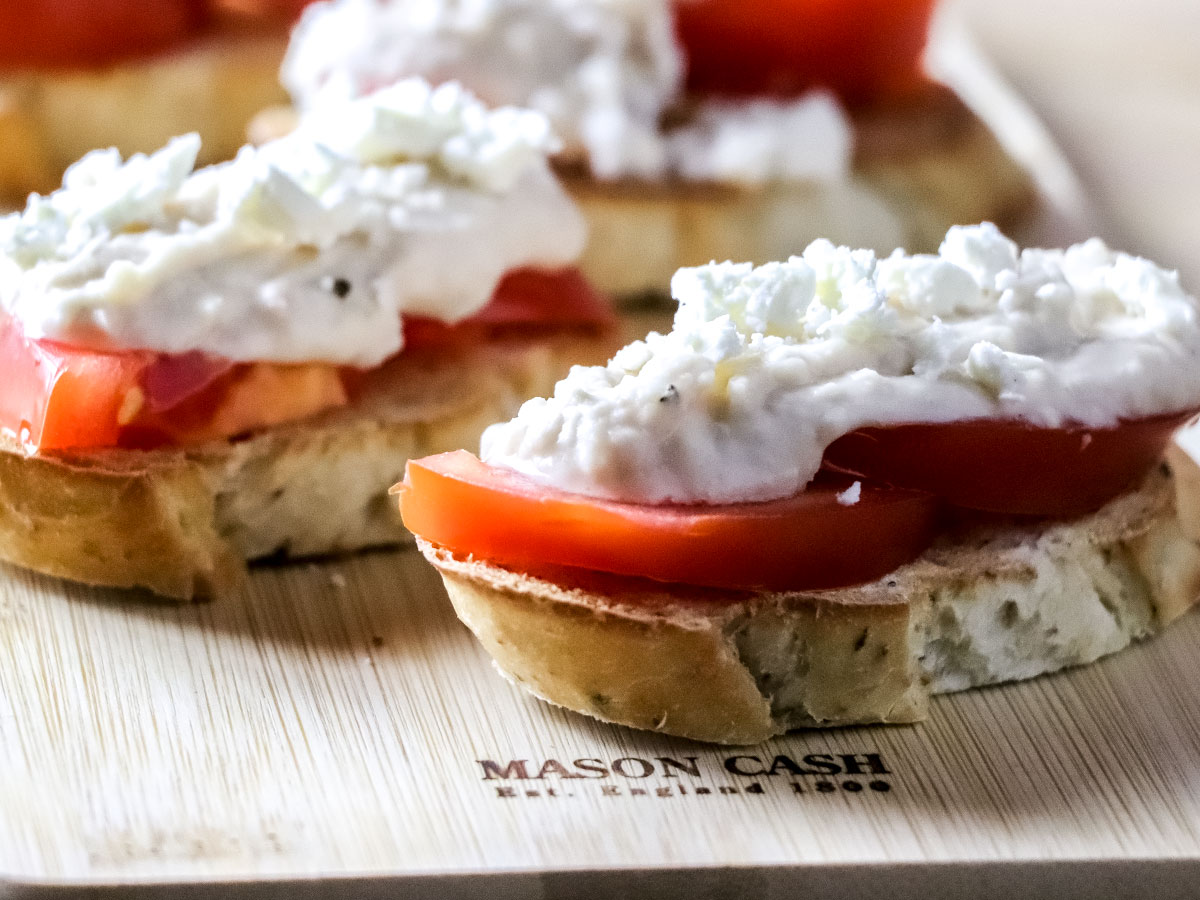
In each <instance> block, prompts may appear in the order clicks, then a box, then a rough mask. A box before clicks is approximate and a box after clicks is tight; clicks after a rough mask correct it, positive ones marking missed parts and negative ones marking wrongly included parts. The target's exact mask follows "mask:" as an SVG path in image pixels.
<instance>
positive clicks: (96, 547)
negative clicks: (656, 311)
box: [0, 336, 611, 599]
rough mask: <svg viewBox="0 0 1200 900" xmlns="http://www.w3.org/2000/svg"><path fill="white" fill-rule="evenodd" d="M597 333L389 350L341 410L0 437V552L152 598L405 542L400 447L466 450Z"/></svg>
mask: <svg viewBox="0 0 1200 900" xmlns="http://www.w3.org/2000/svg"><path fill="white" fill-rule="evenodd" d="M609 345H610V339H607V338H595V337H592V338H588V337H582V336H579V337H566V336H563V337H559V338H557V339H554V340H549V341H542V342H536V343H535V342H531V341H524V340H522V341H517V340H513V341H505V342H496V343H493V344H490V345H488V346H485V347H482V348H473V349H472V350H471V351H470V352H462V353H447V352H442V351H440V350H439V352H437V353H434V352H427V353H422V352H414V353H405V354H401V355H400V356H399V357H397V358H396V359H395V360H393V361H392V362H391V363H389V364H388V365H386V366H385V367H383V368H382V369H380V370H379V371H377V372H375V373H374V374H373V375H372V376H371V377H370V380H369V382H368V384H367V387H366V388H365V390H364V393H363V394H362V396H361V397H360V399H359V400H358V401H357V402H356V404H355V405H354V406H352V407H349V408H345V409H340V410H337V411H335V412H332V413H328V414H325V415H322V416H319V417H316V418H314V419H309V420H306V421H303V422H299V423H296V424H292V425H287V426H280V427H275V428H271V429H267V430H265V431H262V432H260V433H257V434H254V435H251V436H248V437H246V438H244V439H241V440H236V441H221V442H217V443H212V444H205V445H202V446H198V447H194V448H187V449H166V450H153V451H142V450H122V449H111V450H96V451H90V452H75V453H46V454H38V455H34V456H29V455H25V454H24V453H22V452H21V450H20V448H19V447H17V446H16V445H14V444H13V443H12V442H11V441H8V442H6V443H4V444H3V445H0V559H3V560H6V561H8V562H12V563H16V564H17V565H20V566H25V567H27V568H30V569H35V570H37V571H39V572H44V573H47V574H50V575H57V576H62V577H64V578H69V579H72V580H74V581H81V582H85V583H88V584H96V585H108V586H114V587H142V588H148V589H149V590H151V591H153V592H154V593H156V594H159V595H162V596H165V597H175V598H179V599H188V598H192V597H196V596H222V595H227V594H229V593H231V592H233V591H235V590H236V589H237V587H238V586H239V584H240V582H241V581H242V579H243V577H244V575H245V570H246V560H251V559H257V558H260V557H266V556H274V555H286V556H308V555H314V554H326V553H333V552H339V551H347V550H357V549H360V548H364V547H370V546H378V545H385V544H395V543H398V542H401V541H405V540H410V539H411V538H410V536H409V535H408V534H407V532H405V531H404V529H403V526H402V525H401V524H400V518H399V515H398V514H397V513H396V511H395V509H394V506H393V504H392V503H390V502H389V501H388V497H387V489H388V487H389V486H390V485H392V484H393V483H395V482H396V481H397V480H399V479H400V477H401V476H402V475H403V474H404V464H405V461H406V460H407V459H408V458H409V457H413V458H417V457H421V456H425V455H427V454H429V453H438V452H442V451H445V450H451V449H456V448H459V447H472V446H477V445H478V442H479V435H480V434H481V433H482V431H483V429H484V428H485V427H486V426H488V425H490V424H491V423H492V422H496V421H500V420H503V419H506V418H508V417H509V416H511V415H512V414H513V413H515V412H516V409H517V407H518V406H519V405H520V403H521V402H522V401H523V400H525V399H526V398H528V397H532V396H535V395H538V394H541V393H544V392H546V391H547V390H549V389H550V388H551V387H552V386H553V385H554V382H555V381H556V380H557V379H558V378H560V377H561V376H562V375H563V374H565V372H566V369H567V367H568V365H569V364H570V363H575V362H584V363H591V362H596V361H598V360H600V359H601V358H603V356H604V354H605V353H606V352H607V351H608V350H610V349H611V347H610V346H609Z"/></svg>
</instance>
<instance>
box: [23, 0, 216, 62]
mask: <svg viewBox="0 0 1200 900" xmlns="http://www.w3.org/2000/svg"><path fill="white" fill-rule="evenodd" d="M203 18H204V3H203V0H26V2H21V0H5V2H3V3H0V69H64V68H89V67H96V66H105V65H109V64H111V63H115V62H119V61H121V60H124V59H131V58H137V57H141V56H146V55H150V54H153V53H157V52H159V51H162V50H166V49H169V48H170V47H172V46H174V45H176V44H178V43H179V42H180V41H183V40H184V39H186V38H187V37H188V36H189V35H191V34H193V33H194V32H195V31H196V29H197V28H199V27H200V26H201V24H202V22H203Z"/></svg>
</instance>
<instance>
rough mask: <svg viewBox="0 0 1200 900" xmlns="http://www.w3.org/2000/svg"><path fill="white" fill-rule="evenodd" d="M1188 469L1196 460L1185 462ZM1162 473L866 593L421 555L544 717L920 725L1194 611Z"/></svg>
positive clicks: (954, 548) (735, 739) (972, 545)
mask: <svg viewBox="0 0 1200 900" xmlns="http://www.w3.org/2000/svg"><path fill="white" fill-rule="evenodd" d="M1193 465H1194V464H1193ZM1179 483H1180V482H1179V481H1177V480H1176V479H1174V478H1172V476H1171V474H1170V472H1169V470H1168V469H1167V468H1166V467H1165V466H1164V467H1163V468H1162V470H1161V471H1158V472H1155V473H1154V474H1153V475H1152V476H1151V477H1150V479H1148V481H1147V482H1146V484H1144V485H1143V486H1142V487H1141V488H1140V489H1138V490H1136V491H1133V492H1130V493H1129V494H1126V495H1124V496H1122V497H1120V498H1118V499H1116V500H1114V501H1112V502H1111V503H1109V504H1108V505H1107V506H1105V507H1104V508H1103V509H1101V510H1100V511H1098V512H1097V513H1094V514H1092V515H1090V516H1087V517H1084V518H1082V519H1079V520H1076V521H1072V522H1054V523H1042V524H1028V523H1018V522H1015V521H1014V522H995V521H993V522H991V523H989V524H987V525H975V526H972V528H971V529H970V530H959V531H957V532H953V533H950V534H946V535H943V536H942V537H941V538H939V540H938V542H937V543H935V545H934V547H932V548H931V549H930V551H929V552H927V553H926V554H925V555H924V556H922V557H921V558H920V559H918V560H917V561H915V562H913V563H911V564H909V565H907V566H903V567H901V568H900V569H898V570H896V571H895V572H893V573H892V574H891V575H888V576H886V577H885V578H883V579H880V580H879V581H877V582H874V583H872V584H868V585H863V586H860V587H855V588H849V589H843V590H838V591H824V592H809V593H751V592H729V591H718V590H715V589H703V588H692V587H683V586H677V585H663V584H658V583H655V582H652V581H649V580H642V579H630V578H620V577H617V576H608V575H601V574H589V573H581V572H578V571H574V572H570V571H568V570H562V571H561V572H558V573H555V574H553V575H551V576H550V577H549V579H548V578H546V577H539V578H533V577H530V576H527V575H522V574H518V573H515V572H510V571H507V570H505V569H502V568H499V567H496V566H493V565H491V564H489V563H487V562H484V561H481V560H476V559H472V558H469V557H463V558H460V557H456V556H455V555H454V554H452V553H450V552H448V551H446V550H445V549H443V548H440V547H436V546H433V545H431V544H429V543H428V542H425V541H421V540H418V545H419V546H420V548H421V550H422V551H423V552H424V553H425V555H426V557H427V558H428V559H429V560H430V562H432V563H433V565H434V566H435V567H437V569H438V570H439V572H440V573H441V575H442V577H443V580H444V582H445V585H446V590H447V593H448V594H449V597H450V599H451V601H452V602H453V604H454V607H455V609H456V610H457V612H458V615H459V617H460V618H461V619H462V620H463V621H464V622H465V623H466V624H467V625H468V626H469V627H470V628H471V630H472V631H474V632H475V634H476V636H477V637H478V638H479V640H480V642H481V643H482V644H483V646H484V647H485V649H486V650H487V651H488V652H489V653H490V654H491V655H492V656H493V657H494V658H495V660H496V663H497V666H498V667H499V669H500V670H501V671H502V672H503V673H505V674H506V675H507V676H508V677H509V678H511V679H512V680H513V681H514V682H516V683H518V684H520V685H522V686H524V687H526V688H527V689H529V690H530V691H532V692H533V693H534V694H536V695H538V696H540V697H542V698H544V699H547V700H549V701H550V702H552V703H556V704H558V705H561V706H564V707H567V708H569V709H573V710H576V711H578V712H582V713H585V714H587V715H591V716H594V717H596V718H598V719H602V720H605V721H609V722H615V723H619V724H623V725H629V726H632V727H635V728H643V729H648V730H652V731H661V732H665V733H669V734H674V735H679V736H682V737H688V738H693V739H696V740H703V741H712V742H717V743H725V744H752V743H756V742H758V741H762V740H765V739H767V738H769V737H772V736H774V735H777V734H781V733H783V732H786V731H788V730H790V729H793V728H796V727H810V726H833V725H849V724H865V723H887V722H893V723H896V722H915V721H919V720H920V719H923V718H924V717H925V716H926V715H927V711H928V703H929V697H930V695H931V694H935V693H944V692H948V691H955V690H962V689H965V688H968V687H975V686H980V685H984V684H993V683H997V682H1000V681H1010V680H1018V679H1022V678H1028V677H1033V676H1035V675H1038V674H1042V673H1045V672H1052V671H1056V670H1058V669H1061V668H1064V667H1067V666H1072V665H1079V664H1083V663H1088V662H1092V661H1094V660H1095V659H1098V658H1099V657H1101V656H1103V655H1106V654H1108V653H1111V652H1115V651H1116V650H1119V649H1121V648H1122V647H1124V646H1126V645H1127V644H1129V643H1130V642H1131V641H1133V640H1136V639H1140V638H1143V637H1146V636H1148V635H1150V634H1153V633H1155V632H1157V631H1159V630H1161V629H1162V628H1163V627H1165V626H1166V625H1167V624H1169V623H1170V622H1171V621H1172V620H1173V619H1174V618H1176V617H1177V616H1179V615H1181V614H1182V613H1183V612H1184V611H1186V610H1187V609H1188V608H1190V607H1191V606H1192V604H1194V603H1195V602H1196V599H1197V597H1198V596H1200V545H1197V543H1196V542H1195V541H1194V540H1193V539H1192V538H1190V537H1189V536H1188V535H1187V534H1186V533H1185V531H1184V528H1183V525H1182V523H1181V521H1180V519H1179V516H1178V515H1177V512H1176V510H1177V505H1176V496H1175V495H1176V491H1177V488H1178V484H1179Z"/></svg>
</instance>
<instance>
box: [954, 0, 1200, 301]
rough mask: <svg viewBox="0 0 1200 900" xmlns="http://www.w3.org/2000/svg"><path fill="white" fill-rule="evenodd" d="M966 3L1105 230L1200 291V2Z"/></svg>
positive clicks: (998, 61)
mask: <svg viewBox="0 0 1200 900" xmlns="http://www.w3.org/2000/svg"><path fill="white" fill-rule="evenodd" d="M961 4H962V7H963V10H964V12H965V15H966V18H967V21H968V23H969V24H970V26H971V27H972V30H973V31H974V33H975V35H976V38H977V40H978V41H979V43H980V44H981V45H982V46H983V47H984V49H985V50H986V51H987V52H988V53H989V55H990V56H991V57H992V58H993V59H994V60H995V62H996V64H997V65H998V66H999V68H1000V69H1001V70H1002V71H1003V73H1004V75H1005V76H1006V77H1007V78H1008V79H1009V80H1010V81H1011V82H1012V83H1013V85H1014V86H1015V87H1016V88H1017V89H1018V91H1019V92H1020V93H1021V94H1022V95H1023V96H1024V97H1025V98H1026V99H1027V100H1028V102H1029V103H1030V104H1031V105H1032V106H1033V107H1034V108H1035V110H1037V111H1038V112H1039V113H1040V114H1041V116H1042V119H1043V120H1044V121H1045V122H1046V124H1047V125H1048V127H1049V128H1050V130H1051V132H1052V133H1053V135H1054V137H1055V138H1056V139H1057V141H1058V143H1059V144H1060V145H1061V146H1062V147H1063V149H1064V150H1065V151H1066V152H1067V155H1068V156H1069V157H1070V158H1071V160H1072V162H1073V163H1074V164H1075V167H1076V169H1077V171H1078V172H1079V173H1080V176H1081V177H1082V179H1083V180H1084V183H1085V186H1086V188H1087V192H1088V195H1089V198H1090V199H1091V200H1092V202H1093V205H1094V207H1095V209H1096V210H1097V212H1098V213H1099V215H1100V220H1101V222H1103V228H1104V229H1105V234H1104V235H1103V236H1104V237H1105V238H1106V239H1108V240H1109V241H1110V242H1112V243H1114V244H1116V245H1118V246H1121V247H1122V248H1124V249H1128V250H1132V251H1136V252H1139V253H1142V254H1145V255H1148V256H1151V257H1153V258H1155V259H1156V260H1157V261H1158V262H1160V263H1162V264H1163V265H1170V266H1173V267H1177V268H1179V269H1180V272H1181V274H1182V275H1183V278H1184V283H1185V284H1186V285H1188V286H1189V287H1190V288H1191V290H1192V292H1193V293H1195V292H1197V291H1200V2H1196V0H961Z"/></svg>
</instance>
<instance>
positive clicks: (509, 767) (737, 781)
mask: <svg viewBox="0 0 1200 900" xmlns="http://www.w3.org/2000/svg"><path fill="white" fill-rule="evenodd" d="M476 763H477V764H478V766H479V770H478V771H479V774H480V776H481V779H482V781H484V782H486V783H487V784H488V785H489V787H491V788H493V789H494V790H495V792H496V793H495V796H496V797H498V798H500V799H506V800H511V799H518V798H526V799H549V800H553V799H559V798H563V797H574V796H576V795H577V792H582V791H584V790H593V791H597V792H598V793H599V794H600V795H601V796H605V797H660V798H662V797H686V796H699V797H703V796H713V795H718V796H719V795H730V794H750V795H755V794H765V793H767V791H768V790H779V789H782V790H786V791H788V792H790V793H792V794H808V793H818V794H829V793H842V792H845V793H851V794H855V793H862V792H864V791H866V792H874V793H887V792H889V791H890V790H891V789H892V782H893V780H894V775H893V772H892V770H891V769H890V768H889V767H888V765H887V763H885V762H884V760H883V757H882V755H880V754H879V753H809V754H805V755H803V756H801V755H796V756H788V755H786V754H778V755H775V756H769V755H748V754H737V755H731V756H724V757H711V758H706V757H698V756H680V757H671V756H655V757H648V758H643V757H639V756H624V757H621V758H619V759H611V760H605V759H601V758H599V757H580V758H578V759H571V760H559V759H552V758H551V759H540V760H539V759H504V760H495V759H480V760H476Z"/></svg>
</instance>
